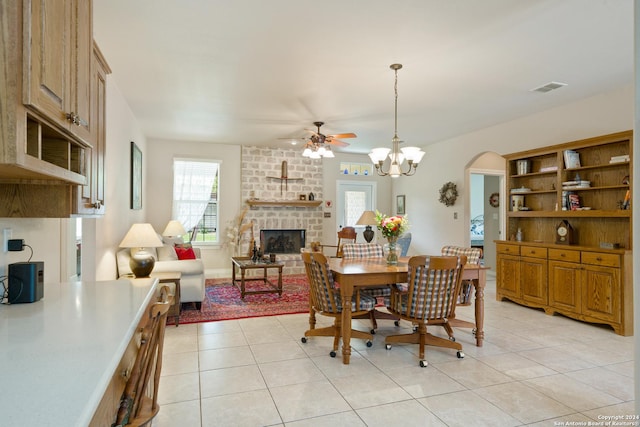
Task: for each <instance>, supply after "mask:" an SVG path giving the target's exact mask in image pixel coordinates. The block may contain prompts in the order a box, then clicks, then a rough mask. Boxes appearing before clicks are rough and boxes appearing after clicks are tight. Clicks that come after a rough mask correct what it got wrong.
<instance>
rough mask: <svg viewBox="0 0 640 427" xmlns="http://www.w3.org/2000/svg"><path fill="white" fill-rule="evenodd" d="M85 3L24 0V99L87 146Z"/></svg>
mask: <svg viewBox="0 0 640 427" xmlns="http://www.w3.org/2000/svg"><path fill="white" fill-rule="evenodd" d="M91 4H92V3H91V1H86V0H25V1H24V6H23V13H24V23H25V24H24V25H25V28H24V29H23V30H24V38H23V40H24V46H23V63H24V67H23V80H24V87H23V95H24V103H25V105H27V106H28V107H30V108H33V109H34V110H35V111H37V112H39V113H41V114H43V115H44V116H46V117H47V118H49V119H51V120H52V121H54V123H55V124H57V125H59V126H60V127H62V128H63V129H67V130H68V131H69V132H70V133H71V134H73V135H75V136H76V137H78V138H79V139H80V140H82V141H83V142H85V143H87V144H91V142H92V131H91V125H92V123H91V119H92V117H91V101H90V99H91V98H90V94H91V60H92V56H93V39H92V37H93V32H92V24H91V22H92V10H91Z"/></svg>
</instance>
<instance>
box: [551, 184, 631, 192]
mask: <svg viewBox="0 0 640 427" xmlns="http://www.w3.org/2000/svg"><path fill="white" fill-rule="evenodd" d="M627 189H629V186H628V185H604V186H600V187H574V188H564V189H563V190H562V191H599V190H627Z"/></svg>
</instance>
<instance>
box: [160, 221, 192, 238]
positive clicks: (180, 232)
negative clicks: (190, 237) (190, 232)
mask: <svg viewBox="0 0 640 427" xmlns="http://www.w3.org/2000/svg"><path fill="white" fill-rule="evenodd" d="M185 234H187V230H185V229H184V227H183V226H182V223H181V222H180V221H178V220H175V219H172V220H171V221H169V223H168V224H167V226H166V227H165V229H164V231H163V232H162V235H163V236H167V237H180V236H184V235H185Z"/></svg>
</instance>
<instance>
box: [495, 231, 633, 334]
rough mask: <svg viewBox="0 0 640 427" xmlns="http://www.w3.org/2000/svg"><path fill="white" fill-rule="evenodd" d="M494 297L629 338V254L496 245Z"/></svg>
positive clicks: (630, 328) (512, 243) (577, 248)
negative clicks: (601, 325)
mask: <svg viewBox="0 0 640 427" xmlns="http://www.w3.org/2000/svg"><path fill="white" fill-rule="evenodd" d="M496 249H497V267H498V268H497V271H496V298H497V299H498V300H499V301H500V300H503V299H509V300H511V301H514V302H517V303H519V304H522V305H526V306H529V307H537V308H543V309H544V310H545V312H546V313H547V314H554V313H560V314H563V315H565V316H568V317H572V318H574V319H578V320H583V321H587V322H592V323H604V324H607V325H610V326H611V327H612V328H613V330H614V331H615V332H616V333H617V334H620V335H633V283H632V280H631V257H632V253H631V251H624V250H617V251H616V250H613V251H604V250H602V251H601V250H594V249H593V248H584V247H571V248H565V247H562V246H560V245H548V244H547V245H545V244H541V243H540V244H533V246H532V245H530V244H524V243H516V242H496Z"/></svg>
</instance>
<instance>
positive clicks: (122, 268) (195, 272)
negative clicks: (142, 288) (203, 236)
mask: <svg viewBox="0 0 640 427" xmlns="http://www.w3.org/2000/svg"><path fill="white" fill-rule="evenodd" d="M184 249H187V248H182V247H180V245H178V246H176V245H174V243H173V242H171V241H165V242H164V245H163V246H162V247H159V248H147V250H148V251H149V252H151V254H152V255H153V256H154V258H155V259H156V263H155V265H154V267H153V271H152V273H151V274H152V275H153V273H156V272H169V271H171V272H175V271H179V272H180V273H182V277H181V278H180V302H181V303H195V305H196V308H197V309H200V308H201V306H202V301H203V300H204V297H205V292H204V282H205V278H204V263H203V262H202V259H201V258H200V249H198V248H191V250H192V251H193V252H192V254H193V255H195V259H179V257H178V252H181V253H182V252H187V253H188V252H189V251H188V250H187V251H184ZM131 250H133V249H129V248H124V249H120V250H119V251H118V252H117V254H116V259H117V267H118V277H131V276H132V275H133V273H132V272H131V268H130V267H129V260H130V258H131ZM187 256H188V255H187Z"/></svg>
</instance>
